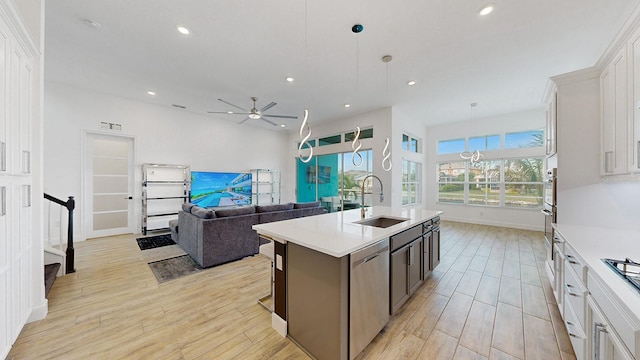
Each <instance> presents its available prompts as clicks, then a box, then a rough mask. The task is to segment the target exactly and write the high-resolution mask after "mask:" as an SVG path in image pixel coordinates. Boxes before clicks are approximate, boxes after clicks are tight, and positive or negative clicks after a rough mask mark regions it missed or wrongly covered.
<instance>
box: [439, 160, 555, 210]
mask: <svg viewBox="0 0 640 360" xmlns="http://www.w3.org/2000/svg"><path fill="white" fill-rule="evenodd" d="M542 160H543V159H542V158H518V159H499V160H486V161H481V162H478V163H470V162H447V163H440V164H438V202H441V203H452V204H468V205H481V206H492V207H510V208H528V209H539V208H540V207H541V206H542V186H543V185H542V163H543V161H542Z"/></svg>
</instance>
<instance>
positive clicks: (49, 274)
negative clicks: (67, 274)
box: [44, 263, 62, 298]
mask: <svg viewBox="0 0 640 360" xmlns="http://www.w3.org/2000/svg"><path fill="white" fill-rule="evenodd" d="M61 266H62V265H61V264H60V263H54V264H48V265H45V266H44V297H46V298H48V297H49V291H51V287H52V286H53V282H54V281H56V277H57V274H58V271H59V270H60V267H61Z"/></svg>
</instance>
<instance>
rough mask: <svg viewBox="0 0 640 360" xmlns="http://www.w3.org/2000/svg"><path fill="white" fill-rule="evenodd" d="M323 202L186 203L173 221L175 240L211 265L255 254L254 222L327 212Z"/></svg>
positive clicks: (256, 238) (200, 263) (257, 241)
mask: <svg viewBox="0 0 640 360" xmlns="http://www.w3.org/2000/svg"><path fill="white" fill-rule="evenodd" d="M324 213H326V210H325V209H324V208H323V207H321V206H320V202H311V203H287V204H277V205H265V206H260V205H258V206H253V205H251V206H243V207H238V208H230V209H217V210H212V209H205V208H201V207H198V206H194V205H193V204H184V205H183V206H182V211H180V212H179V213H178V221H177V224H176V223H175V222H173V223H172V224H170V228H171V234H172V238H173V240H174V241H175V242H176V243H177V244H178V245H180V247H181V248H182V249H183V250H184V251H185V252H187V253H188V254H189V255H190V256H191V257H192V258H193V259H194V260H195V261H196V262H197V263H198V264H199V265H200V266H202V267H205V268H206V267H210V266H215V265H219V264H224V263H227V262H230V261H233V260H238V259H242V258H244V257H247V256H251V255H255V254H257V253H258V250H259V245H260V243H259V239H258V234H257V233H256V232H255V230H253V229H252V226H253V225H255V224H264V223H268V222H273V221H281V220H288V219H293V218H299V217H304V216H311V215H318V214H324Z"/></svg>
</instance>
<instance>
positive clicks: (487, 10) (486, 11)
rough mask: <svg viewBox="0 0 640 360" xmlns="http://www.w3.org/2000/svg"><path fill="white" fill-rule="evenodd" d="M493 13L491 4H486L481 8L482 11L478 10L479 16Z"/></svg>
mask: <svg viewBox="0 0 640 360" xmlns="http://www.w3.org/2000/svg"><path fill="white" fill-rule="evenodd" d="M492 11H493V5H491V4H487V5H485V6H483V7H482V9H480V13H479V14H480V16H485V15H489V14H491V12H492Z"/></svg>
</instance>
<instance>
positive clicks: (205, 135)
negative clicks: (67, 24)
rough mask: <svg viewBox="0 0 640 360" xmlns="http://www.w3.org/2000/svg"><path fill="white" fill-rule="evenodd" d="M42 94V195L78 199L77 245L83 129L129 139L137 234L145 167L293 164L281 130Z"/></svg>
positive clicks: (123, 102)
mask: <svg viewBox="0 0 640 360" xmlns="http://www.w3.org/2000/svg"><path fill="white" fill-rule="evenodd" d="M44 95H45V113H44V120H45V121H44V122H45V124H44V133H45V136H44V191H45V192H46V193H49V194H51V195H53V196H55V197H58V198H61V199H66V197H67V196H76V213H75V214H76V224H75V225H76V228H75V230H74V234H76V236H77V237H78V240H83V239H84V237H82V236H80V234H82V224H83V219H84V209H83V208H82V204H83V199H82V197H83V195H84V194H82V178H83V174H82V173H81V171H82V170H81V169H82V168H83V165H82V164H83V159H82V154H83V152H84V150H83V149H82V138H83V133H84V131H85V130H91V131H101V130H100V128H99V124H100V122H101V121H104V122H110V123H118V124H122V131H121V132H109V133H111V134H122V135H130V136H134V137H135V147H136V182H135V184H136V188H135V193H134V194H132V195H133V196H134V200H133V201H134V205H135V208H134V212H135V219H136V228H135V229H136V231H138V232H139V231H140V226H141V225H140V217H141V205H140V203H141V197H140V193H141V176H142V174H141V165H142V164H144V163H161V164H185V165H190V166H191V170H193V171H223V172H245V171H248V170H249V169H252V168H264V169H279V170H281V171H283V174H284V175H286V170H287V166H288V162H291V161H289V160H288V156H287V154H288V150H289V148H288V146H287V144H288V142H287V139H288V136H287V134H284V133H281V132H279V131H269V130H264V129H260V128H257V127H253V126H251V125H248V124H245V125H238V124H237V123H236V122H234V121H231V120H229V119H216V118H214V117H212V116H208V115H198V114H194V113H190V112H188V111H185V110H179V109H174V108H169V107H161V106H157V105H151V104H146V103H142V102H136V101H131V100H128V99H124V98H120V97H115V96H111V95H106V94H102V93H97V92H94V91H90V90H86V89H79V88H75V87H71V86H68V85H64V84H60V83H52V82H46V83H45V94H44ZM292 186H293V185H292V184H288V183H287V182H286V181H283V184H282V192H283V194H286V193H292V191H293V190H292ZM283 200H284V199H283ZM284 201H287V200H284ZM53 233H54V234H57V231H53Z"/></svg>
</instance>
